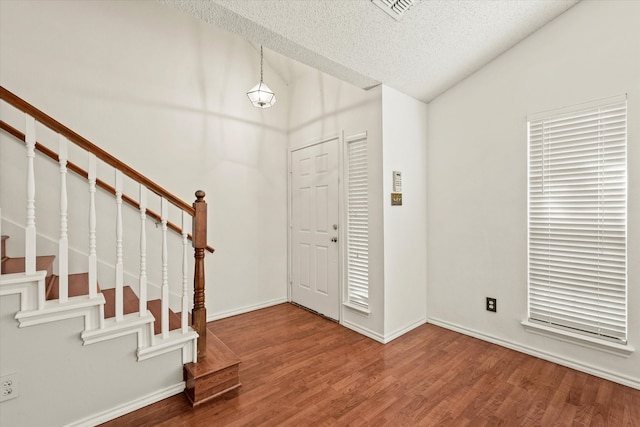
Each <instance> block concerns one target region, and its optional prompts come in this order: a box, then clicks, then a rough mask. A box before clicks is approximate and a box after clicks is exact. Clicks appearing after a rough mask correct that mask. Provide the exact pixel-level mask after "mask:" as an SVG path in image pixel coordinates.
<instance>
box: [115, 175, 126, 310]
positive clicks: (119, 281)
mask: <svg viewBox="0 0 640 427" xmlns="http://www.w3.org/2000/svg"><path fill="white" fill-rule="evenodd" d="M116 208H117V216H116V288H115V294H116V321H119V320H122V319H123V318H124V310H123V307H124V301H123V286H124V263H123V260H122V172H121V171H119V170H116Z"/></svg>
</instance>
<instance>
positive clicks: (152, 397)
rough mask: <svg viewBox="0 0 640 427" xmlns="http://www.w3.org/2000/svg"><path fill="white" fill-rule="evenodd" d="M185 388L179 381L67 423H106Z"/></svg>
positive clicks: (78, 426) (72, 426)
mask: <svg viewBox="0 0 640 427" xmlns="http://www.w3.org/2000/svg"><path fill="white" fill-rule="evenodd" d="M184 389H185V383H184V382H179V383H178V384H175V385H172V386H169V387H167V388H164V389H162V390H158V391H156V392H154V393H151V394H148V395H146V396H143V397H140V398H138V399H135V400H132V401H130V402H127V403H125V404H123V405H120V406H117V407H115V408H112V409H109V410H107V411H104V412H101V413H99V414H94V415H90V416H88V417H86V418H83V419H81V420H78V421H75V422H73V423H70V424H67V427H85V426H87V427H88V426H96V425H98V424H102V423H105V422H107V421H110V420H113V419H115V418H118V417H121V416H122V415H125V414H128V413H130V412H133V411H135V410H138V409H140V408H144V407H145V406H149V405H151V404H153V403H156V402H159V401H161V400H162V399H166V398H167V397H171V396H175V395H176V394H178V393H182V392H183V391H184Z"/></svg>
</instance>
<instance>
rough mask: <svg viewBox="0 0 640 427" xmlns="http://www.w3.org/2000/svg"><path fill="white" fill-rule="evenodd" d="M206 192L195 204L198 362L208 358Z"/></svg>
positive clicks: (193, 320)
mask: <svg viewBox="0 0 640 427" xmlns="http://www.w3.org/2000/svg"><path fill="white" fill-rule="evenodd" d="M204 196H205V194H204V191H202V190H198V191H196V201H195V202H194V203H193V209H194V210H195V214H194V215H193V232H192V233H191V235H192V240H193V249H194V252H195V253H194V257H195V259H196V265H195V269H194V274H193V312H192V313H191V325H192V326H193V329H195V331H196V332H197V333H198V335H199V337H198V360H200V359H204V358H205V357H206V356H207V309H206V307H205V305H204V252H205V249H206V248H207V202H205V201H204Z"/></svg>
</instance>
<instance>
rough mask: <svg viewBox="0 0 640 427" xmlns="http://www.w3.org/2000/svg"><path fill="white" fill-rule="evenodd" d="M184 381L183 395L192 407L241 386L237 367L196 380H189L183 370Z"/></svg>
mask: <svg viewBox="0 0 640 427" xmlns="http://www.w3.org/2000/svg"><path fill="white" fill-rule="evenodd" d="M184 379H185V382H186V389H185V393H186V395H187V397H188V398H189V401H190V402H191V404H192V405H194V406H195V405H198V404H200V403H203V402H205V401H208V400H211V399H213V398H216V397H219V396H222V395H225V394H226V393H229V392H231V391H234V390H235V389H237V388H238V387H240V385H241V384H240V380H239V367H238V365H234V366H230V367H228V368H225V369H223V370H221V371H218V372H213V373H211V374H209V375H207V376H205V377H201V378H197V379H195V378H192V377H191V378H190V375H189V374H188V372H187V371H186V370H185V371H184Z"/></svg>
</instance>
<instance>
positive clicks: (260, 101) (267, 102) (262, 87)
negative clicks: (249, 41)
mask: <svg viewBox="0 0 640 427" xmlns="http://www.w3.org/2000/svg"><path fill="white" fill-rule="evenodd" d="M262 62H263V53H262V46H260V83H258V84H257V85H255V86H254V87H252V88H251V90H250V91H249V92H247V96H248V97H249V100H250V101H251V103H252V104H253V105H254V107H258V108H269V107H271V106H272V105H273V104H275V103H276V95H275V94H274V93H273V91H272V90H271V89H269V86H267V85H266V84H265V83H264V82H263V81H262Z"/></svg>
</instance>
